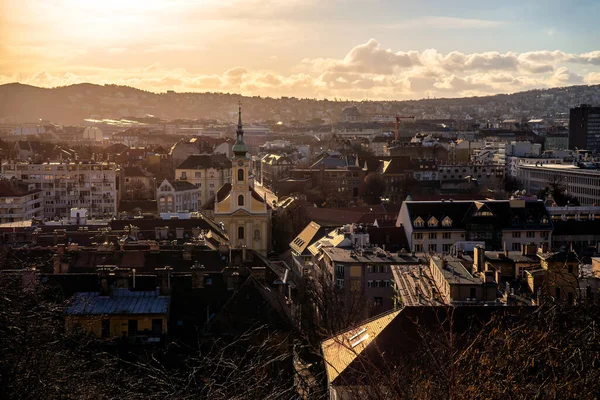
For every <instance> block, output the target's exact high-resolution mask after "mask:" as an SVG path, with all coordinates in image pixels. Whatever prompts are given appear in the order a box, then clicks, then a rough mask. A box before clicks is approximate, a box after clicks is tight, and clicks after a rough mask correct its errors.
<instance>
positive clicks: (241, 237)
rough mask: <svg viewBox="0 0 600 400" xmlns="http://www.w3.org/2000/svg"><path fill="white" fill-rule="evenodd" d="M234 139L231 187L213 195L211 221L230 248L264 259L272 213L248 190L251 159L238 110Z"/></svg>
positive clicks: (268, 240) (222, 188)
mask: <svg viewBox="0 0 600 400" xmlns="http://www.w3.org/2000/svg"><path fill="white" fill-rule="evenodd" d="M236 136H237V137H236V142H235V144H234V145H233V148H232V152H233V157H232V159H231V183H226V184H224V185H223V186H221V187H220V188H219V190H218V191H217V193H216V194H215V197H214V209H213V218H214V220H215V221H216V222H217V223H221V224H222V225H223V226H224V228H225V229H226V230H227V234H228V236H229V243H230V245H231V246H232V247H233V248H240V247H243V246H246V247H247V248H249V249H252V250H255V251H257V252H259V253H261V254H263V255H266V254H267V252H268V251H269V249H270V245H271V209H270V208H269V206H268V205H267V203H266V202H265V200H264V199H263V198H262V197H261V196H260V195H259V194H258V193H256V192H255V191H254V189H253V188H252V187H251V186H250V180H249V175H250V155H249V154H248V147H247V146H246V144H245V143H244V130H243V128H242V110H241V107H240V108H239V116H238V128H237V132H236ZM210 203H211V204H210V205H209V206H210V207H212V202H210Z"/></svg>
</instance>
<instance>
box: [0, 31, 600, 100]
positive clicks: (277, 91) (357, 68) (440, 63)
mask: <svg viewBox="0 0 600 400" xmlns="http://www.w3.org/2000/svg"><path fill="white" fill-rule="evenodd" d="M113 52H115V57H117V56H118V55H119V51H117V50H113ZM266 57H268V54H267V55H266ZM237 62H239V65H234V66H232V68H228V69H224V70H223V71H222V72H220V73H212V74H203V73H199V72H197V71H192V70H190V69H184V68H169V67H168V64H161V63H152V64H149V65H147V66H144V67H139V68H114V69H113V68H106V67H104V68H101V67H92V66H86V65H83V66H72V67H63V68H57V69H46V70H43V71H40V72H36V73H31V74H27V75H25V74H23V83H29V84H33V85H38V86H60V85H65V84H71V83H78V82H93V83H116V84H122V85H129V86H135V87H140V88H142V89H146V90H152V91H159V92H162V91H166V90H170V89H173V90H176V91H210V92H214V91H220V92H235V93H242V94H244V95H260V96H275V97H278V96H297V97H311V98H314V97H317V98H323V97H328V98H331V97H338V98H347V99H356V100H360V99H364V98H369V99H410V98H423V97H426V96H435V97H441V96H443V97H453V96H471V95H487V94H496V93H511V92H516V91H520V90H528V89H533V88H548V87H554V86H567V85H573V84H581V83H584V82H585V83H600V51H592V52H588V53H583V54H572V53H566V52H563V51H559V50H555V51H549V50H548V51H547V50H541V51H532V52H523V53H516V52H504V53H502V52H495V51H488V52H478V53H462V52H458V51H453V52H448V53H442V52H439V51H437V50H435V49H426V50H423V51H394V50H392V49H389V48H386V47H384V46H383V45H382V44H380V43H379V42H378V41H377V40H375V39H370V40H368V41H366V42H365V43H362V44H358V45H356V46H353V47H352V48H350V49H349V50H348V52H347V53H346V54H345V55H344V56H343V57H340V58H305V59H302V60H300V61H299V62H298V63H297V65H295V66H292V67H290V69H289V70H288V71H282V70H263V69H257V68H249V66H248V65H244V62H243V60H238V61H237ZM15 77H16V76H15V74H14V73H12V72H9V73H4V75H3V76H0V82H10V81H14V80H15Z"/></svg>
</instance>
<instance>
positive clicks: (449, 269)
mask: <svg viewBox="0 0 600 400" xmlns="http://www.w3.org/2000/svg"><path fill="white" fill-rule="evenodd" d="M431 261H432V262H433V264H434V265H435V266H436V267H437V268H438V269H439V270H440V272H441V273H442V274H443V275H444V278H445V279H446V281H447V282H448V283H450V284H459V285H460V284H469V285H471V284H478V285H480V284H482V283H483V280H482V279H481V278H478V277H474V276H473V275H471V273H470V272H469V270H468V269H467V268H468V267H470V266H471V265H473V260H472V259H466V258H457V257H452V256H444V257H443V258H440V257H438V256H434V257H432V259H431Z"/></svg>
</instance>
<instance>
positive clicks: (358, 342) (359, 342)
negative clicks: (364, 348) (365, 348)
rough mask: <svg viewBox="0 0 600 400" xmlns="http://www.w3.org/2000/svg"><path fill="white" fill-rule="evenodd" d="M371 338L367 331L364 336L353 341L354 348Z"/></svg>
mask: <svg viewBox="0 0 600 400" xmlns="http://www.w3.org/2000/svg"><path fill="white" fill-rule="evenodd" d="M368 338H369V334H368V333H366V334H365V335H364V336H362V337H361V338H360V339H358V340H357V341H356V342H354V343H351V346H352V348H354V347H356V346H358V345H359V344H361V343H362V342H364V341H365V340H367V339H368Z"/></svg>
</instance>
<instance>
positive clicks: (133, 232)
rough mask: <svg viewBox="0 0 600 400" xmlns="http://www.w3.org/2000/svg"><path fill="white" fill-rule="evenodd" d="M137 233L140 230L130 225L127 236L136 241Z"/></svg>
mask: <svg viewBox="0 0 600 400" xmlns="http://www.w3.org/2000/svg"><path fill="white" fill-rule="evenodd" d="M139 233H140V228H138V227H137V226H133V225H131V228H130V229H129V236H131V237H132V238H134V239H135V240H137V239H138V235H139Z"/></svg>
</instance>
